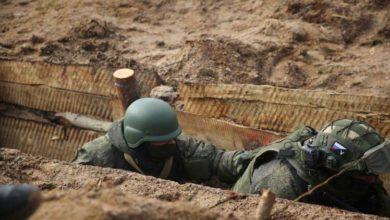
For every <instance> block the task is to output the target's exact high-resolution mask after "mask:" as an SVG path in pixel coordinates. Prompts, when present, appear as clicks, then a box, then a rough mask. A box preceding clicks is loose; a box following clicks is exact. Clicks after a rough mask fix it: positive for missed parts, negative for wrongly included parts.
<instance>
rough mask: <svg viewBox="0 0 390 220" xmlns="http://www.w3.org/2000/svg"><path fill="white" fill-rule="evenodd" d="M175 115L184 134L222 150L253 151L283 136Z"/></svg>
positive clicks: (192, 115)
mask: <svg viewBox="0 0 390 220" xmlns="http://www.w3.org/2000/svg"><path fill="white" fill-rule="evenodd" d="M176 113H177V116H178V120H179V124H180V126H181V127H182V129H183V131H184V133H186V134H188V135H191V136H193V137H196V138H199V139H201V140H204V141H208V142H210V143H212V144H214V145H216V146H217V147H219V148H223V149H229V150H237V149H253V148H256V147H261V146H264V145H267V144H269V143H271V142H272V141H275V140H277V139H280V138H281V137H283V136H284V135H283V134H278V133H274V132H270V131H262V130H258V129H253V128H249V127H245V126H242V125H237V124H234V123H231V122H227V121H224V120H219V119H215V118H209V117H205V116H201V115H194V114H191V113H188V112H181V111H177V112H176Z"/></svg>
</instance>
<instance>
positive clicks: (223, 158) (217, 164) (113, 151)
mask: <svg viewBox="0 0 390 220" xmlns="http://www.w3.org/2000/svg"><path fill="white" fill-rule="evenodd" d="M122 127H123V125H122V122H121V121H119V122H116V123H114V125H113V127H112V128H111V129H110V130H109V131H108V133H107V135H105V136H102V137H99V138H97V139H95V140H93V141H91V142H88V143H86V144H85V145H84V146H83V147H82V148H81V149H80V150H79V151H78V152H77V155H76V157H75V159H74V160H73V162H74V163H77V164H86V165H94V166H102V167H112V168H119V169H125V170H130V171H135V170H134V169H133V168H132V167H131V166H130V165H129V164H128V163H127V162H126V160H125V159H124V156H123V153H131V149H129V148H128V147H127V145H126V141H125V140H124V137H123V133H122ZM175 141H176V152H175V153H174V163H173V168H172V173H171V176H170V177H168V178H169V179H172V180H191V181H203V180H209V179H210V178H211V177H212V176H217V177H219V179H220V180H221V181H223V182H231V183H233V182H235V181H236V180H237V179H238V178H239V176H241V174H242V172H243V171H244V169H245V167H246V165H247V164H248V163H249V161H250V159H251V155H252V154H250V153H248V152H246V151H224V150H220V149H217V148H216V147H215V146H214V145H212V144H210V143H205V142H202V141H200V140H197V139H195V138H192V137H189V136H186V135H180V136H178V137H177V138H175ZM137 149H138V148H137ZM132 156H133V157H134V159H135V160H137V161H138V162H140V164H139V165H140V167H141V168H142V170H143V171H145V173H146V174H147V175H153V176H156V177H158V174H159V173H160V171H161V169H162V167H163V165H164V163H163V162H164V161H162V162H161V163H160V162H159V161H155V160H152V159H151V158H137V155H136V156H134V154H132ZM148 170H150V171H149V172H148ZM135 172H136V171H135Z"/></svg>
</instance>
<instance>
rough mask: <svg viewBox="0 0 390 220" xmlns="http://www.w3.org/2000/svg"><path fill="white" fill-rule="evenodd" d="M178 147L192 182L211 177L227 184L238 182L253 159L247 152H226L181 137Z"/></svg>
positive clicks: (189, 138)
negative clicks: (215, 177) (216, 177)
mask: <svg viewBox="0 0 390 220" xmlns="http://www.w3.org/2000/svg"><path fill="white" fill-rule="evenodd" d="M176 141H177V145H178V148H179V150H180V153H181V156H182V158H183V161H184V165H185V170H186V173H187V175H188V177H189V178H190V179H192V180H208V179H210V177H211V176H218V178H219V179H220V180H221V181H223V182H226V183H232V182H234V181H236V180H237V179H238V178H239V177H240V175H241V174H242V173H243V172H244V170H245V168H246V166H247V165H248V163H249V162H250V159H251V158H252V154H251V153H250V152H247V151H225V150H221V149H217V148H216V147H215V146H214V145H212V144H210V143H205V142H203V141H200V140H197V139H195V138H192V137H188V136H185V135H181V136H179V137H178V138H177V140H176Z"/></svg>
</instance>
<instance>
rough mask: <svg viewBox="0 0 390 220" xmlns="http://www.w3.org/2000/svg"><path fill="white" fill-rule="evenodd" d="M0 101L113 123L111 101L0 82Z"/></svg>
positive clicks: (41, 87)
mask: <svg viewBox="0 0 390 220" xmlns="http://www.w3.org/2000/svg"><path fill="white" fill-rule="evenodd" d="M0 94H1V95H0V101H2V102H6V103H11V104H17V105H21V106H26V107H29V108H33V109H39V110H44V111H53V112H72V113H77V114H82V115H88V116H94V117H96V118H100V119H104V120H112V119H113V118H112V98H111V97H109V96H103V95H95V94H89V93H81V92H77V91H68V90H63V89H56V88H51V87H48V86H45V85H35V86H31V85H22V84H15V83H7V82H1V81H0Z"/></svg>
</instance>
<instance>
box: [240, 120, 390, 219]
mask: <svg viewBox="0 0 390 220" xmlns="http://www.w3.org/2000/svg"><path fill="white" fill-rule="evenodd" d="M316 134H317V132H316V131H315V130H314V129H312V128H310V127H307V126H303V127H300V128H299V129H297V130H296V131H295V132H293V133H292V134H290V135H289V136H288V137H286V138H285V139H282V140H280V141H277V142H274V143H272V144H270V145H269V146H267V147H263V148H259V149H257V150H255V151H254V152H253V153H254V158H253V159H252V161H251V162H250V163H249V165H248V167H247V169H246V170H245V172H244V174H243V175H242V177H241V178H240V179H239V180H238V181H237V182H236V183H235V185H234V187H233V190H234V191H236V192H241V193H255V194H258V193H259V192H260V191H261V190H262V189H270V190H271V191H272V192H274V193H275V194H276V195H277V196H278V197H280V198H285V199H290V200H292V199H295V198H297V197H298V196H299V195H301V194H303V193H305V192H306V191H308V190H309V189H310V188H311V187H313V186H315V185H317V184H318V183H321V182H322V181H324V180H325V179H327V178H328V177H329V176H331V175H332V174H334V173H331V172H330V171H328V170H326V169H319V170H317V171H315V172H313V171H308V170H305V169H303V168H302V167H303V166H302V164H300V162H299V160H297V159H296V158H294V157H293V156H292V155H291V152H292V151H289V150H288V149H296V148H297V147H298V145H301V144H302V143H303V142H304V141H306V140H308V139H309V138H311V137H314V136H315V135H316ZM301 201H302V202H307V203H314V204H321V205H326V206H333V207H338V208H342V209H346V210H349V211H356V212H364V213H370V214H380V215H384V216H388V217H389V216H390V198H389V196H388V194H387V192H386V190H385V189H384V188H383V184H382V182H381V181H380V180H379V178H378V176H375V175H374V176H371V178H369V179H367V180H362V179H356V178H353V177H351V176H349V174H347V173H346V174H343V175H341V176H340V177H337V178H336V179H334V180H332V181H331V182H330V183H329V184H327V185H325V186H324V187H322V188H320V189H319V190H316V191H315V193H313V194H311V195H310V196H307V197H304V198H303V199H302V200H301Z"/></svg>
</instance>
